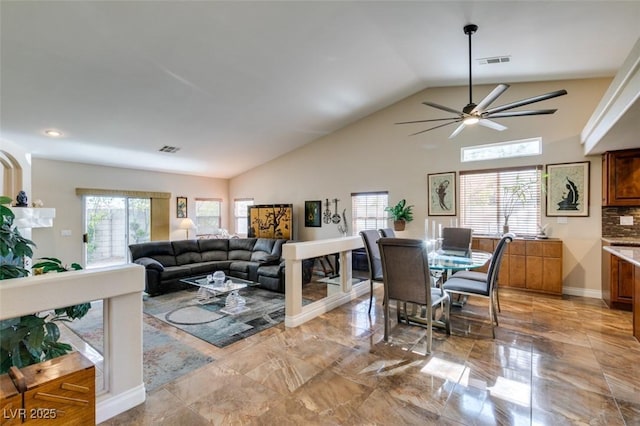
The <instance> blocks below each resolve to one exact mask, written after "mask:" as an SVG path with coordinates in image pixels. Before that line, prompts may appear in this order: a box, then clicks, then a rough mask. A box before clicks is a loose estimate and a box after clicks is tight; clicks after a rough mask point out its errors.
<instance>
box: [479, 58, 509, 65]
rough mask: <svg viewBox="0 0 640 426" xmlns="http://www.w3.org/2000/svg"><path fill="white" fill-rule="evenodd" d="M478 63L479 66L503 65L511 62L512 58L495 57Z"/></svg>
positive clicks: (481, 59)
mask: <svg viewBox="0 0 640 426" xmlns="http://www.w3.org/2000/svg"><path fill="white" fill-rule="evenodd" d="M477 61H478V65H487V64H501V63H504V62H511V56H494V57H492V58H480V59H478V60H477Z"/></svg>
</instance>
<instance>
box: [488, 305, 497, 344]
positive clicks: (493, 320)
mask: <svg viewBox="0 0 640 426" xmlns="http://www.w3.org/2000/svg"><path fill="white" fill-rule="evenodd" d="M489 321H491V335H492V336H493V338H494V339H495V338H496V329H495V326H497V325H498V315H497V314H496V310H495V309H494V299H493V294H492V295H491V297H489Z"/></svg>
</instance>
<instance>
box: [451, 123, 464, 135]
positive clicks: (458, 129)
mask: <svg viewBox="0 0 640 426" xmlns="http://www.w3.org/2000/svg"><path fill="white" fill-rule="evenodd" d="M465 127H467V125H466V124H464V122H462V123H460V125H459V126H458V127H457V128H456V129H455V130H454V131H453V133H451V134H450V135H449V139H453V138H455V137H456V136H458V135H459V134H460V132H461V131H463V130H464V128H465Z"/></svg>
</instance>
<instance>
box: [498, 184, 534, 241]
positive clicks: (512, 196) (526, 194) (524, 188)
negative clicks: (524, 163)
mask: <svg viewBox="0 0 640 426" xmlns="http://www.w3.org/2000/svg"><path fill="white" fill-rule="evenodd" d="M536 187H537V182H536V181H535V180H526V181H525V180H523V179H521V177H520V176H519V175H518V176H516V180H515V182H514V183H513V185H507V186H503V187H502V193H503V197H502V201H503V204H502V216H503V218H504V225H503V226H502V233H503V234H506V233H508V232H509V218H510V217H511V215H512V214H513V212H514V211H515V210H516V207H518V206H519V207H524V206H525V205H526V203H527V202H528V201H529V200H530V199H531V198H532V197H534V196H535V194H534V193H533V191H534V190H535V189H536Z"/></svg>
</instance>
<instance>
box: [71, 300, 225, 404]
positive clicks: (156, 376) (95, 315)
mask: <svg viewBox="0 0 640 426" xmlns="http://www.w3.org/2000/svg"><path fill="white" fill-rule="evenodd" d="M91 305H92V306H91V309H90V310H89V312H88V314H87V315H86V316H85V317H84V318H81V319H79V320H75V321H73V322H70V323H66V324H65V325H66V326H67V327H68V328H69V329H70V330H71V331H73V332H74V333H75V334H77V335H78V336H79V337H80V338H81V339H82V340H84V341H85V342H87V343H88V344H89V345H91V346H92V347H93V348H94V349H95V350H97V351H98V352H100V353H101V354H102V353H104V352H103V336H104V333H103V328H102V301H101V300H99V301H95V302H92V303H91ZM142 350H143V355H142V363H143V380H144V384H145V388H146V390H147V392H152V391H153V390H155V389H157V388H159V387H160V386H162V385H164V384H166V383H169V382H171V381H173V380H175V379H177V378H178V377H180V376H183V375H185V374H187V373H188V372H190V371H193V370H195V369H197V368H199V367H202V366H203V365H205V364H207V363H210V362H211V361H213V358H211V357H210V356H206V355H204V354H202V353H201V352H199V351H197V350H195V349H193V348H191V347H189V346H187V345H185V344H183V343H182V342H180V341H178V340H176V339H174V338H173V337H171V336H169V335H168V334H166V333H164V332H162V331H161V330H158V329H157V328H155V327H153V326H151V325H149V324H147V323H143V328H142Z"/></svg>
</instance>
